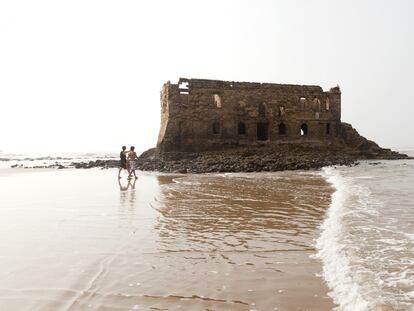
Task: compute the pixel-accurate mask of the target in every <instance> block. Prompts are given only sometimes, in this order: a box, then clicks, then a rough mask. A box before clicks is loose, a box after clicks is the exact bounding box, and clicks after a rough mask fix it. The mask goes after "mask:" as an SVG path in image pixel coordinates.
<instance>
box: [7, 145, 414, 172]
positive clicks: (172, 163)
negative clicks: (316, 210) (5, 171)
mask: <svg viewBox="0 0 414 311" xmlns="http://www.w3.org/2000/svg"><path fill="white" fill-rule="evenodd" d="M396 159H411V158H410V157H408V156H407V155H405V154H401V153H398V152H395V151H391V150H389V149H383V148H380V147H378V148H369V149H366V150H365V149H364V148H360V149H353V148H346V147H345V146H332V145H305V144H284V145H279V146H254V147H252V146H249V147H234V148H228V149H221V150H212V151H202V152H163V153H159V152H158V151H157V149H156V148H153V149H150V150H148V151H146V152H144V153H143V154H142V155H141V156H140V157H139V158H138V168H139V169H140V170H143V171H159V172H165V173H196V174H199V173H211V172H262V171H264V172H274V171H285V170H310V169H320V168H322V167H324V166H332V165H348V166H351V165H357V164H358V161H359V160H396ZM375 163H378V162H374V164H375ZM11 167H12V168H49V169H67V168H75V169H91V168H101V169H109V168H118V167H119V160H115V159H109V160H108V159H107V160H103V159H97V160H94V161H84V162H71V163H70V164H67V163H61V162H58V161H56V162H54V163H53V164H47V165H41V166H24V165H21V164H15V165H12V166H11Z"/></svg>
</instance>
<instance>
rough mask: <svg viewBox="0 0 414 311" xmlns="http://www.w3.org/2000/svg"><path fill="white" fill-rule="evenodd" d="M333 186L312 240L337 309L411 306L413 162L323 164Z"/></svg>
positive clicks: (413, 281)
mask: <svg viewBox="0 0 414 311" xmlns="http://www.w3.org/2000/svg"><path fill="white" fill-rule="evenodd" d="M321 174H322V176H323V177H325V179H326V180H327V181H328V182H329V183H330V184H331V185H332V186H333V187H334V188H335V192H334V193H333V195H332V198H331V204H330V207H329V209H328V211H327V214H326V218H325V220H324V222H323V224H322V226H321V232H320V236H319V238H318V240H317V242H316V248H317V251H318V253H317V255H316V257H318V258H319V259H321V261H322V263H323V276H324V279H325V281H326V283H327V285H328V287H329V288H330V290H331V292H330V296H331V297H332V298H333V300H334V302H335V303H336V304H337V307H336V308H335V310H337V311H365V310H367V311H371V310H375V311H391V310H401V311H402V310H405V311H412V310H414V254H413V252H412V250H413V249H414V248H413V247H414V244H413V239H412V237H413V231H412V230H413V226H412V222H411V221H410V219H413V216H414V209H413V208H414V207H413V205H412V202H413V201H412V199H413V191H412V190H410V189H411V188H410V186H407V184H408V185H410V184H411V185H412V182H413V181H414V165H413V164H406V163H401V162H394V163H391V162H383V163H381V165H379V166H378V167H377V166H376V167H373V166H370V165H368V163H365V164H364V163H363V164H362V165H361V167H354V168H333V167H328V168H324V169H323V171H322V173H321Z"/></svg>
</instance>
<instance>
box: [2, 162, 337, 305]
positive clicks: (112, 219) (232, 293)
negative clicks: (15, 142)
mask: <svg viewBox="0 0 414 311" xmlns="http://www.w3.org/2000/svg"><path fill="white" fill-rule="evenodd" d="M1 171H2V172H0V249H1V251H0V309H1V310H30V311H32V310H318V311H321V310H322V311H323V310H331V309H332V308H333V302H332V300H331V299H330V298H329V297H328V296H327V291H328V290H327V288H326V286H325V285H324V283H323V280H322V278H321V277H320V276H319V275H320V273H321V270H322V268H321V263H320V262H319V261H318V260H315V259H312V258H311V257H310V256H311V255H312V254H314V253H315V249H314V246H313V245H314V239H315V238H317V236H318V234H319V230H318V227H319V225H320V224H321V222H322V221H323V219H324V216H325V211H326V209H327V208H328V206H329V202H330V196H331V193H332V189H331V187H330V186H329V185H328V184H327V183H326V182H325V181H324V180H323V179H322V178H321V177H320V176H319V175H317V174H316V173H303V172H280V173H254V174H203V175H176V176H173V175H159V174H153V173H143V172H139V179H138V180H137V181H136V182H135V184H134V183H131V184H129V185H128V182H127V180H126V179H125V178H123V179H121V181H120V183H119V182H118V179H117V177H116V175H117V171H116V170H98V169H93V170H42V171H39V170H34V171H33V170H23V169H20V170H19V169H15V170H6V169H5V170H1ZM124 177H125V176H124Z"/></svg>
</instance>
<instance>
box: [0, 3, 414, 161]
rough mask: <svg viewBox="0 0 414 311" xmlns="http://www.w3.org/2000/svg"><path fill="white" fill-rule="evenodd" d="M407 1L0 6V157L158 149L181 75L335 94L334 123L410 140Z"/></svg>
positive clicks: (412, 68)
mask: <svg viewBox="0 0 414 311" xmlns="http://www.w3.org/2000/svg"><path fill="white" fill-rule="evenodd" d="M413 13H414V3H413V2H411V1H409V0H397V1H374V0H367V1H355V0H352V1H335V0H334V1H333V0H316V1H309V0H294V1H291V0H290V1H287V0H286V1H270V0H259V1H257V0H256V1H230V0H227V1H217V0H215V1H209V2H201V1H175V2H174V3H173V2H172V1H150V2H145V3H144V2H142V3H141V2H138V1H122V2H119V1H117V2H115V1H97V0H92V1H78V0H75V1H70V2H61V1H36V2H34V1H19V2H17V1H1V0H0V42H1V43H0V44H1V48H0V111H1V120H0V121H1V122H0V133H1V134H0V150H3V152H8V153H14V152H37V153H42V152H48V153H53V152H56V153H60V152H93V151H97V152H99V151H105V152H109V151H117V150H118V149H119V147H120V146H121V145H135V146H136V147H137V149H138V150H144V149H147V148H150V147H153V146H155V143H156V140H157V136H158V130H159V125H160V104H159V95H160V94H159V93H160V90H161V87H162V84H163V83H165V82H166V81H168V80H171V82H173V83H176V82H177V81H178V78H179V77H187V78H203V79H219V80H229V81H252V82H271V83H286V84H311V85H320V86H322V87H323V89H324V90H329V88H331V87H333V86H336V85H339V86H340V87H341V91H342V121H343V122H348V123H351V124H352V125H353V126H354V127H355V128H356V129H357V130H358V132H359V133H360V134H361V135H363V136H365V137H366V138H368V139H370V140H374V141H375V142H377V143H378V144H380V145H381V146H382V147H394V148H396V147H397V148H398V147H414V143H412V141H413V139H412V135H413V134H414V130H413V129H412V124H411V123H412V121H413V114H414V108H413V105H412V104H413V103H412V102H413V99H412V94H411V92H410V91H411V87H412V86H411V80H412V77H413V76H414V61H413V56H412V55H414V36H413V30H414V19H413V18H412V14H413Z"/></svg>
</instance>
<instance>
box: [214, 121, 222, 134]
mask: <svg viewBox="0 0 414 311" xmlns="http://www.w3.org/2000/svg"><path fill="white" fill-rule="evenodd" d="M213 134H220V122H217V121H215V122H213Z"/></svg>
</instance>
